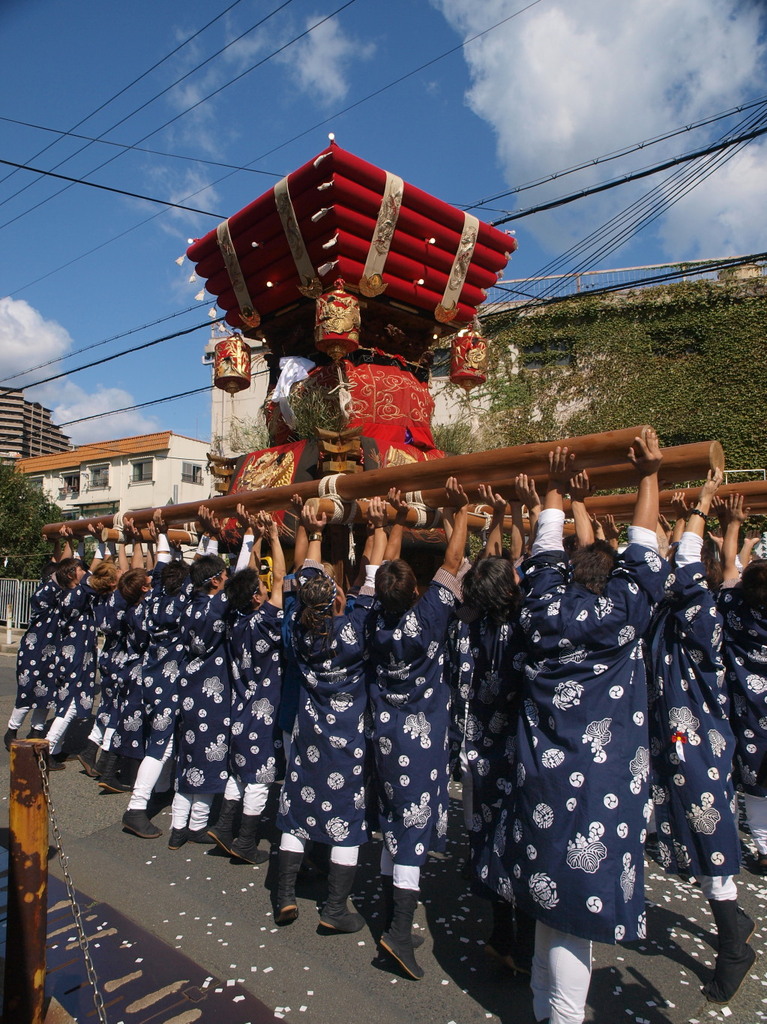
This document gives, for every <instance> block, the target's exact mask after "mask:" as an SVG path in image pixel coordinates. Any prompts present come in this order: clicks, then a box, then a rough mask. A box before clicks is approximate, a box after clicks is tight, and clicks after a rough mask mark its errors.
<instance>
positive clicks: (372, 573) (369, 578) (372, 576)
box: [362, 565, 381, 587]
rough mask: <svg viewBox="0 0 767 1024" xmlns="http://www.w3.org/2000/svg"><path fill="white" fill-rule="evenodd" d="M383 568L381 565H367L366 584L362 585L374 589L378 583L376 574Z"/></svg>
mask: <svg viewBox="0 0 767 1024" xmlns="http://www.w3.org/2000/svg"><path fill="white" fill-rule="evenodd" d="M380 568H381V567H380V566H379V565H366V566H365V582H364V583H363V584H362V586H363V587H374V586H375V582H376V573H377V572H378V570H379V569H380Z"/></svg>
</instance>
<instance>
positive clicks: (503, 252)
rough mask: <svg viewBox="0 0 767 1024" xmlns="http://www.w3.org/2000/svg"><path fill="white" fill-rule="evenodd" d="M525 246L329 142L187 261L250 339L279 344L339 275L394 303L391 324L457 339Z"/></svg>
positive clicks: (230, 320)
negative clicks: (403, 322) (400, 321)
mask: <svg viewBox="0 0 767 1024" xmlns="http://www.w3.org/2000/svg"><path fill="white" fill-rule="evenodd" d="M516 247H517V243H516V239H515V238H514V237H513V236H511V235H509V234H507V233H505V232H502V231H498V230H496V229H495V228H493V227H490V225H488V224H485V223H483V222H482V221H479V220H478V219H477V218H475V217H473V216H471V215H470V214H467V213H464V212H463V211H461V210H457V209H456V208H455V207H453V206H450V205H449V204H448V203H444V202H442V201H441V200H439V199H436V198H435V197H434V196H431V195H429V194H428V193H426V192H423V191H422V190H421V189H419V188H416V187H415V186H413V185H410V184H407V183H405V182H403V181H402V179H401V178H398V177H397V176H396V175H394V174H391V173H389V172H387V171H384V170H382V169H381V168H379V167H375V166H374V165H373V164H370V163H368V162H367V161H365V160H362V159H360V158H359V157H357V156H354V155H353V154H352V153H348V152H347V151H346V150H344V149H341V147H340V146H337V145H336V144H335V143H334V142H331V144H330V146H329V147H328V148H327V149H326V150H324V151H323V152H322V153H320V154H319V155H318V156H317V157H315V158H314V159H313V160H310V161H309V162H308V163H306V164H304V165H303V167H300V168H299V169H298V170H297V171H294V172H293V173H292V174H289V175H288V176H287V178H283V179H282V181H281V182H279V183H278V184H277V185H275V186H274V188H272V189H270V190H269V191H268V192H266V193H264V195H262V196H260V197H259V198H258V199H255V200H254V201H253V202H252V203H250V204H249V205H248V206H246V207H245V208H244V209H242V210H240V211H239V212H238V213H236V214H234V215H233V216H232V217H230V218H229V219H228V220H227V221H224V222H223V223H222V224H220V225H219V226H218V228H216V229H214V230H213V231H210V232H208V234H207V235H205V237H204V238H201V239H199V240H197V241H195V242H194V243H193V244H192V245H190V247H189V249H188V250H187V256H188V257H189V259H190V260H192V261H193V262H194V263H196V264H197V267H196V271H197V274H198V276H199V277H201V278H203V279H205V280H206V282H207V284H206V288H207V290H208V291H209V292H211V293H212V294H213V295H215V296H216V300H217V302H218V305H219V306H220V307H221V308H222V309H223V310H224V311H225V313H226V320H227V323H229V324H230V325H231V326H232V327H234V328H239V329H241V330H244V331H245V332H246V333H248V332H249V331H251V332H255V331H256V330H257V328H258V327H259V326H260V324H261V323H264V324H265V325H266V324H267V323H269V322H271V324H272V327H270V328H269V330H268V331H267V334H268V336H269V340H270V343H271V341H272V330H273V327H274V325H275V322H276V321H277V318H278V317H281V316H283V315H284V314H285V313H286V312H288V311H291V310H293V309H296V308H298V309H299V310H301V311H302V312H304V311H306V312H308V311H309V310H310V309H311V310H313V299H314V298H316V297H317V295H319V294H320V293H321V292H322V291H326V290H327V289H328V288H329V287H331V286H332V283H333V281H334V280H335V279H336V278H338V277H342V278H343V279H344V280H345V282H346V286H347V288H351V289H353V290H358V291H360V292H361V293H362V295H363V296H366V297H367V298H371V299H376V300H377V302H376V305H378V304H379V302H380V303H384V304H386V305H388V306H389V313H390V314H392V315H391V317H390V318H391V319H393V320H396V318H397V317H396V312H393V311H397V310H399V311H402V312H404V313H405V314H409V315H410V318H412V317H416V318H418V319H419V320H421V321H422V322H423V321H427V322H428V323H429V324H430V325H431V326H432V327H433V326H434V325H435V323H441V324H444V325H449V328H450V331H451V332H452V331H455V330H457V329H459V328H460V327H461V326H463V325H465V324H466V323H468V322H469V321H471V320H472V319H473V317H474V316H475V314H476V311H477V307H478V306H479V305H480V304H481V303H482V302H483V301H484V300H485V298H486V296H487V289H488V288H490V287H491V286H492V285H494V284H495V283H496V281H497V280H498V277H499V276H500V274H501V272H502V271H503V268H504V267H505V266H506V263H507V261H508V259H509V256H510V255H511V253H512V252H514V250H515V249H516ZM384 286H385V287H384ZM290 321H291V323H292V325H293V326H295V317H291V318H290ZM307 323H308V321H307ZM364 324H365V314H364V306H363V326H364ZM285 326H287V325H285ZM278 333H279V331H278ZM282 333H283V336H284V334H285V331H284V330H283V332H282Z"/></svg>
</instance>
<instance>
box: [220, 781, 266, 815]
mask: <svg viewBox="0 0 767 1024" xmlns="http://www.w3.org/2000/svg"><path fill="white" fill-rule="evenodd" d="M268 799H269V786H268V785H267V784H266V783H265V782H248V783H246V784H245V785H243V784H242V783H241V782H240V780H239V779H237V778H235V777H234V775H230V776H229V778H228V779H227V780H226V790H225V791H224V800H242V813H243V814H250V815H254V816H255V815H258V814H260V813H261V812H262V811H263V809H264V808H265V807H266V801H267V800H268Z"/></svg>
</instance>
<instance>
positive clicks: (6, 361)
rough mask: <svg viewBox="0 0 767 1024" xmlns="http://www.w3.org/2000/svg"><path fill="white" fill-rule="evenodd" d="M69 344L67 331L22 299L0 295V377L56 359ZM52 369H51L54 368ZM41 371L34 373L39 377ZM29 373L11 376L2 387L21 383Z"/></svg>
mask: <svg viewBox="0 0 767 1024" xmlns="http://www.w3.org/2000/svg"><path fill="white" fill-rule="evenodd" d="M71 347H72V338H71V337H70V336H69V334H68V332H67V331H66V330H65V329H64V328H63V327H62V326H61V325H60V324H57V323H56V322H55V321H54V320H46V319H45V318H44V317H42V316H41V315H40V313H38V311H37V310H36V309H35V308H34V307H33V306H30V305H29V303H28V302H25V301H24V300H23V299H11V298H8V297H6V298H3V299H0V380H3V381H5V379H6V378H8V377H11V376H12V375H14V374H17V373H19V372H20V371H22V370H26V369H28V368H29V367H31V366H37V365H38V364H39V363H44V362H47V361H48V360H49V359H56V358H58V357H59V356H62V355H64V353H65V352H67V351H68V350H69V349H70V348H71ZM54 372H55V371H54ZM41 373H42V371H37V372H36V373H35V374H34V375H35V376H37V377H40V375H41ZM29 379H30V374H24V375H23V376H21V377H14V379H13V380H9V381H8V383H7V385H5V386H6V387H22V386H23V383H24V381H25V380H29Z"/></svg>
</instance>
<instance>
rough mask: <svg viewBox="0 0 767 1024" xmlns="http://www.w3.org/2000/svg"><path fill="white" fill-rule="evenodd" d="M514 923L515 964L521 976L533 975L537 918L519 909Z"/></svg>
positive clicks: (515, 913) (516, 911)
mask: <svg viewBox="0 0 767 1024" xmlns="http://www.w3.org/2000/svg"><path fill="white" fill-rule="evenodd" d="M514 921H515V928H514V941H515V946H514V953H513V957H514V964H515V967H516V969H517V971H519V972H520V973H521V974H531V973H532V970H533V954H534V953H535V918H534V917H531V916H530V914H526V913H525V912H524V910H520V909H519V907H517V908H516V909H515V911H514Z"/></svg>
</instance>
